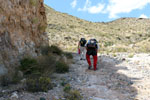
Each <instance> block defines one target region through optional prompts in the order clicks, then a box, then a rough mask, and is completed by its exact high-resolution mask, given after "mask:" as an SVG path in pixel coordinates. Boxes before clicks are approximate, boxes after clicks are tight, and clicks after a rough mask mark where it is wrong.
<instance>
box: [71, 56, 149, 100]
mask: <svg viewBox="0 0 150 100" xmlns="http://www.w3.org/2000/svg"><path fill="white" fill-rule="evenodd" d="M74 61H75V62H76V63H75V64H73V65H72V70H73V71H74V73H75V74H73V76H72V77H73V78H75V80H76V81H72V83H71V84H72V85H73V86H74V87H75V88H77V89H79V90H81V91H82V93H83V95H84V97H85V100H90V99H91V100H150V66H149V65H150V56H149V55H148V54H139V55H135V56H134V57H133V58H128V54H121V55H118V56H117V57H110V56H105V55H101V56H99V60H98V70H97V71H93V70H88V69H87V67H88V65H87V62H86V60H85V61H83V60H82V61H81V60H79V57H78V55H76V54H74Z"/></svg>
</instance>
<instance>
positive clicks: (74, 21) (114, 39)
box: [45, 5, 150, 52]
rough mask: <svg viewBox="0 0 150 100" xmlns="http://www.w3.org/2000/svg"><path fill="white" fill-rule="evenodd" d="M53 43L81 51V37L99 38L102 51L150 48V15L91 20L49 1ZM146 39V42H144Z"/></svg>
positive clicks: (48, 11)
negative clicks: (64, 10) (62, 9)
mask: <svg viewBox="0 0 150 100" xmlns="http://www.w3.org/2000/svg"><path fill="white" fill-rule="evenodd" d="M45 8H46V14H47V21H48V22H47V23H48V26H47V30H46V31H47V33H48V35H49V38H50V41H49V43H50V44H56V45H58V46H59V47H61V48H62V49H64V50H69V51H77V50H76V48H77V43H78V41H79V39H80V38H81V37H85V38H86V39H90V38H96V39H97V40H98V42H99V45H100V48H101V49H100V51H101V52H149V51H150V47H148V46H147V45H148V44H150V39H149V38H150V19H142V18H120V19H117V20H115V21H112V22H107V23H105V22H96V23H94V22H88V21H85V20H82V19H79V18H76V17H74V16H71V15H68V14H66V13H60V12H57V11H55V10H53V9H52V8H50V7H48V6H46V5H45ZM143 43H146V44H145V45H143Z"/></svg>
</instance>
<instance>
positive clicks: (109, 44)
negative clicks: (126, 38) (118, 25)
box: [104, 41, 113, 47]
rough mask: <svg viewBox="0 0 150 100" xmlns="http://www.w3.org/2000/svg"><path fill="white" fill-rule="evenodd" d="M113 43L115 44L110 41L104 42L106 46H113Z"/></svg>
mask: <svg viewBox="0 0 150 100" xmlns="http://www.w3.org/2000/svg"><path fill="white" fill-rule="evenodd" d="M112 45H113V42H109V41H108V42H105V43H104V46H105V47H108V46H112Z"/></svg>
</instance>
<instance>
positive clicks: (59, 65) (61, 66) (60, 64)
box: [55, 61, 69, 73]
mask: <svg viewBox="0 0 150 100" xmlns="http://www.w3.org/2000/svg"><path fill="white" fill-rule="evenodd" d="M55 67H56V72H57V73H65V72H68V71H69V66H68V65H67V63H65V62H64V61H57V62H56V66H55Z"/></svg>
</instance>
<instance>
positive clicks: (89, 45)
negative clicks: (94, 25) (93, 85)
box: [86, 39, 99, 71]
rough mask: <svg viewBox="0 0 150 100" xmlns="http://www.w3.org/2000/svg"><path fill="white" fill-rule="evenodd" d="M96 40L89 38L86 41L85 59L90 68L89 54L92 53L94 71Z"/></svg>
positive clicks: (95, 64) (96, 50)
mask: <svg viewBox="0 0 150 100" xmlns="http://www.w3.org/2000/svg"><path fill="white" fill-rule="evenodd" d="M97 43H98V42H97V40H96V39H90V40H89V41H88V43H87V44H86V50H87V52H86V60H87V62H88V64H89V67H88V69H91V67H92V66H91V60H90V56H91V55H92V56H93V59H94V60H93V61H94V62H93V66H94V71H96V70H97V67H96V66H97V52H98V48H99V47H98V44H97Z"/></svg>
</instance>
